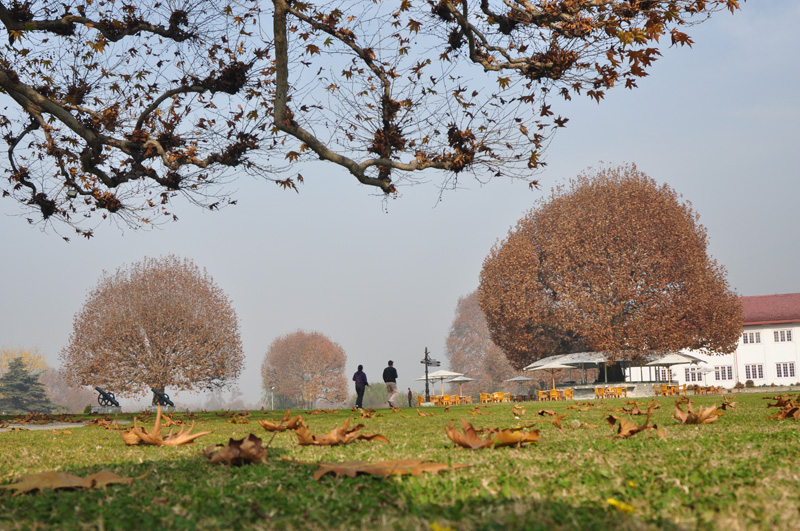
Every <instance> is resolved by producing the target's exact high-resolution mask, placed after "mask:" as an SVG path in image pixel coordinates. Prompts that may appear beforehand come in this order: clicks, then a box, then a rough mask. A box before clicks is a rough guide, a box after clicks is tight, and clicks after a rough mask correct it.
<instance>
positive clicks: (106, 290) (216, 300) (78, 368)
mask: <svg viewBox="0 0 800 531" xmlns="http://www.w3.org/2000/svg"><path fill="white" fill-rule="evenodd" d="M60 358H61V361H62V363H63V368H64V372H65V375H66V377H67V381H68V383H69V384H70V385H90V386H100V387H102V388H104V389H106V390H109V391H113V392H114V393H116V394H117V395H123V396H125V395H127V396H137V395H138V396H141V395H144V394H146V393H147V392H148V391H149V390H150V388H151V387H153V388H156V389H159V388H164V387H166V386H169V387H170V388H173V389H176V390H207V389H214V388H219V387H224V386H228V385H230V384H231V383H232V381H233V380H235V379H236V378H238V376H239V373H240V372H241V369H242V363H243V361H244V355H243V353H242V344H241V340H240V338H239V322H238V319H237V317H236V312H234V310H233V308H232V307H231V303H230V301H229V300H228V297H227V296H226V295H225V293H224V292H223V291H222V289H221V288H220V287H219V286H218V285H216V284H215V283H214V281H213V279H212V278H211V276H210V275H209V274H208V273H207V272H205V271H204V270H203V271H201V270H200V269H199V268H198V267H197V266H196V265H195V264H194V263H193V262H192V261H191V260H189V259H186V258H178V257H177V256H174V255H168V256H165V257H161V258H145V259H144V260H142V261H141V262H135V263H133V264H130V265H128V266H122V267H120V268H119V269H117V271H116V272H115V273H114V274H113V275H110V274H107V273H105V272H104V273H103V276H102V277H101V278H100V280H99V282H98V284H97V286H96V287H95V288H94V289H93V290H92V291H91V292H90V293H89V295H88V297H87V299H86V302H85V303H84V305H83V308H82V309H81V310H80V311H79V312H78V313H77V314H76V315H75V319H74V323H73V330H72V334H71V335H70V338H69V344H68V345H67V346H66V347H64V349H63V350H62V351H61V354H60Z"/></svg>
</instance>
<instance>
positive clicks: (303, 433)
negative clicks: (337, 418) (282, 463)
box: [294, 419, 389, 446]
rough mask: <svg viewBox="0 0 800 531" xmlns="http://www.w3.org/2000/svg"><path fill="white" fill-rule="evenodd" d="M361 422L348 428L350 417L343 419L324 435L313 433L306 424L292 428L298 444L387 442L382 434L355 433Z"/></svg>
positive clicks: (322, 444)
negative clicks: (342, 422) (342, 421)
mask: <svg viewBox="0 0 800 531" xmlns="http://www.w3.org/2000/svg"><path fill="white" fill-rule="evenodd" d="M363 427H364V425H363V424H359V425H358V426H356V427H355V428H350V419H347V420H345V421H344V424H343V425H342V426H339V427H338V428H334V429H333V430H331V431H330V432H328V433H327V434H326V435H314V434H312V433H311V430H309V429H308V426H306V425H300V426H298V427H297V428H295V429H294V433H295V435H297V442H298V443H299V444H300V446H336V445H339V444H350V443H351V442H354V441H359V440H360V441H381V442H386V443H388V442H389V439H387V438H386V437H384V436H383V435H379V434H374V435H361V434H358V433H356V432H357V431H358V430H360V429H361V428H363Z"/></svg>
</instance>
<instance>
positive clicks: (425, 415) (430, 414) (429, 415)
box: [417, 409, 433, 417]
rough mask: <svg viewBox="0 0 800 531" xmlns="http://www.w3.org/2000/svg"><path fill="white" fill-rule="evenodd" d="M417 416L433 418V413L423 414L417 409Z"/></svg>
mask: <svg viewBox="0 0 800 531" xmlns="http://www.w3.org/2000/svg"><path fill="white" fill-rule="evenodd" d="M417 415H419V416H420V417H432V416H433V413H423V412H422V411H420V410H419V409H417Z"/></svg>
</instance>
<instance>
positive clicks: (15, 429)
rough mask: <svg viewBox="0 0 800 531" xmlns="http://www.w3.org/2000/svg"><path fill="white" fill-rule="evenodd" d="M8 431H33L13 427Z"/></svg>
mask: <svg viewBox="0 0 800 531" xmlns="http://www.w3.org/2000/svg"><path fill="white" fill-rule="evenodd" d="M8 431H31V430H29V429H28V428H11V429H10V430H8Z"/></svg>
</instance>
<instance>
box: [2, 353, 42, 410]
mask: <svg viewBox="0 0 800 531" xmlns="http://www.w3.org/2000/svg"><path fill="white" fill-rule="evenodd" d="M54 409H56V406H55V404H53V403H51V402H50V400H48V398H47V392H46V391H45V389H44V385H43V384H42V382H41V381H39V375H38V374H37V373H35V372H31V371H28V370H27V369H26V368H25V362H24V361H23V360H22V358H15V359H13V360H11V362H10V363H9V364H8V370H7V371H6V372H5V374H3V375H2V376H0V411H2V412H4V413H6V414H18V413H30V412H36V413H50V412H51V411H53V410H54Z"/></svg>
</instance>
